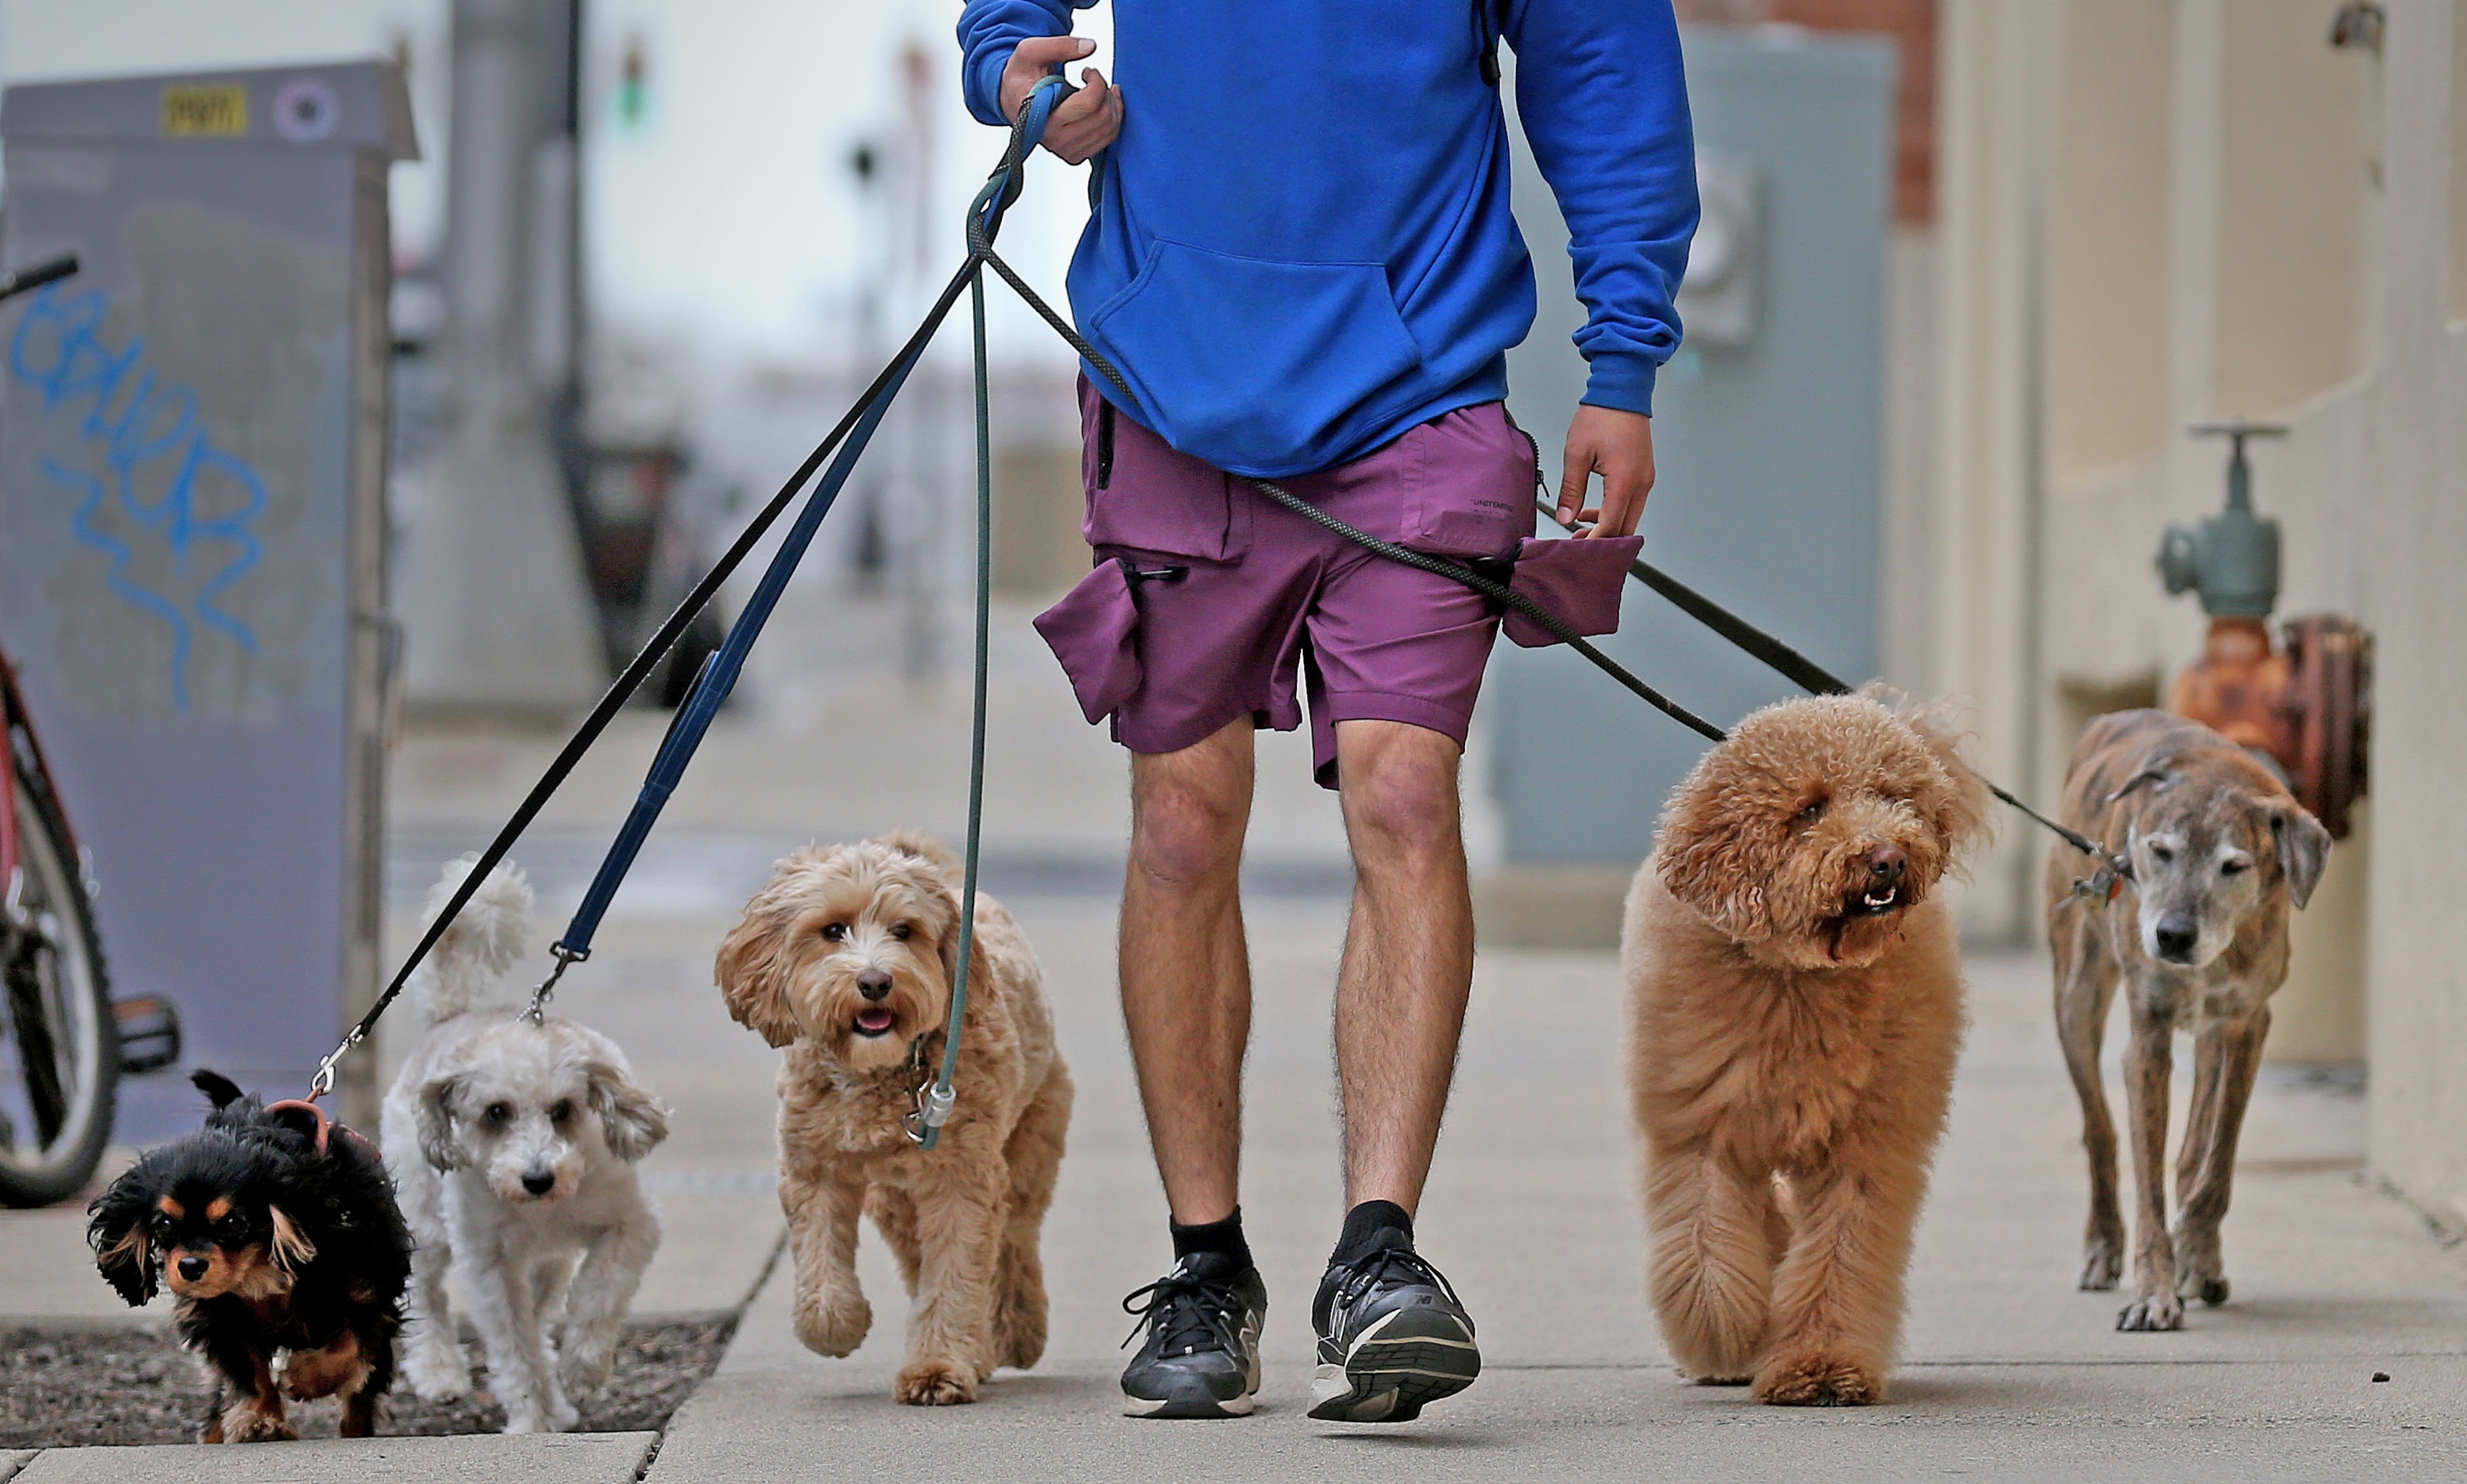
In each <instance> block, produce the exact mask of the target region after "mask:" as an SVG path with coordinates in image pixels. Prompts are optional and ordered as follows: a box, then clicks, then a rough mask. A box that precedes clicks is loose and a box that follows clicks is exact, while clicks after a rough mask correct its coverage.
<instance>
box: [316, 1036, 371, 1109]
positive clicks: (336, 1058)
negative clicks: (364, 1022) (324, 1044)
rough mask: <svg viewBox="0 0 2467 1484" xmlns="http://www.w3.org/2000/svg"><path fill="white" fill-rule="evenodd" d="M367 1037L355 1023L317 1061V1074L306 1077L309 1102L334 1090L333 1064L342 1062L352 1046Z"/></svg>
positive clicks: (348, 1054) (349, 1053)
mask: <svg viewBox="0 0 2467 1484" xmlns="http://www.w3.org/2000/svg"><path fill="white" fill-rule="evenodd" d="M367 1037H368V1032H366V1031H365V1030H362V1029H361V1028H360V1027H358V1026H356V1025H355V1026H353V1027H351V1034H350V1035H349V1036H346V1037H344V1038H343V1043H342V1044H341V1045H339V1046H337V1047H335V1048H334V1049H333V1050H331V1051H329V1052H328V1053H326V1060H325V1061H323V1062H318V1063H317V1075H316V1076H314V1077H311V1078H309V1079H308V1101H309V1102H311V1103H314V1102H316V1101H317V1100H318V1099H319V1098H322V1097H324V1096H325V1095H326V1094H328V1093H329V1092H331V1091H333V1090H334V1068H335V1066H336V1065H337V1064H338V1063H340V1062H342V1060H343V1058H345V1057H347V1056H350V1055H351V1048H352V1047H353V1046H356V1045H358V1044H359V1043H360V1042H361V1041H362V1040H364V1039H367Z"/></svg>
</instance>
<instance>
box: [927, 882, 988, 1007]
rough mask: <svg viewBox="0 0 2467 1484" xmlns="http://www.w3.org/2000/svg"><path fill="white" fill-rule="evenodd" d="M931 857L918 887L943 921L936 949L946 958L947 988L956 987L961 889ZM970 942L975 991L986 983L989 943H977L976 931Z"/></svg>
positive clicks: (972, 989) (970, 969)
mask: <svg viewBox="0 0 2467 1484" xmlns="http://www.w3.org/2000/svg"><path fill="white" fill-rule="evenodd" d="M945 858H947V857H945ZM928 859H929V865H928V867H927V869H925V870H922V871H919V872H918V873H917V876H918V877H919V878H920V879H919V880H918V881H917V889H918V890H919V891H920V892H923V893H924V894H925V895H927V896H929V897H931V898H932V899H933V900H934V902H935V903H936V912H937V915H938V916H939V917H940V918H941V920H942V921H941V925H940V926H939V927H938V928H937V929H936V930H935V934H934V952H935V954H936V956H937V957H939V958H940V959H941V961H942V985H943V987H944V988H945V989H956V988H957V987H958V985H959V982H960V888H959V885H958V883H957V881H955V880H954V879H953V878H952V876H951V874H950V873H948V872H946V871H944V870H942V869H941V866H940V862H933V861H931V857H928ZM977 900H978V901H980V902H983V901H984V900H985V899H984V898H982V897H980V898H978V899H977ZM970 943H971V947H972V948H973V951H972V952H971V953H970V955H969V961H968V984H969V986H970V989H969V993H971V994H973V993H976V991H977V989H978V988H981V987H982V986H983V985H984V984H985V946H984V945H983V944H978V943H975V942H974V935H973V934H971V935H970Z"/></svg>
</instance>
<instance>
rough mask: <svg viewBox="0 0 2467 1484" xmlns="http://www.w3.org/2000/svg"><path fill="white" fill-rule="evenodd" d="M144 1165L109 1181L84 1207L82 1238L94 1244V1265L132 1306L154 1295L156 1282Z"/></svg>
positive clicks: (150, 1205)
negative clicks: (86, 1222) (85, 1219)
mask: <svg viewBox="0 0 2467 1484" xmlns="http://www.w3.org/2000/svg"><path fill="white" fill-rule="evenodd" d="M144 1168H145V1166H143V1165H140V1166H138V1167H137V1169H133V1170H130V1171H129V1172H128V1173H127V1174H125V1175H123V1176H121V1177H120V1178H119V1179H116V1180H114V1181H112V1182H111V1188H110V1189H109V1190H106V1191H104V1192H103V1193H102V1195H100V1196H98V1197H96V1198H95V1201H94V1204H92V1205H90V1206H88V1207H86V1211H87V1213H88V1214H89V1215H90V1216H92V1217H93V1221H92V1222H91V1223H90V1224H89V1225H88V1226H87V1227H86V1233H85V1240H86V1244H87V1245H89V1246H91V1247H93V1248H94V1265H95V1267H97V1268H98V1269H100V1270H101V1271H102V1276H103V1279H104V1280H105V1281H106V1282H108V1283H109V1284H110V1285H111V1286H112V1287H113V1288H114V1289H117V1290H119V1291H120V1296H121V1297H122V1298H124V1299H126V1300H127V1301H128V1307H129V1308H131V1309H140V1308H143V1307H145V1306H146V1305H147V1303H148V1302H150V1301H151V1300H152V1299H153V1297H154V1292H155V1283H156V1277H155V1269H154V1243H153V1239H152V1238H150V1237H148V1236H147V1232H146V1223H147V1221H149V1220H151V1219H152V1217H153V1214H154V1203H153V1201H152V1200H151V1199H149V1197H150V1196H151V1194H152V1190H153V1186H152V1182H151V1181H149V1180H147V1179H146V1178H145V1177H144V1176H142V1175H141V1173H140V1172H141V1171H143V1170H144Z"/></svg>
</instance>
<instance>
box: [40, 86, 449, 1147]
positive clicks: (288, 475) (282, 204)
mask: <svg viewBox="0 0 2467 1484" xmlns="http://www.w3.org/2000/svg"><path fill="white" fill-rule="evenodd" d="M0 146H5V149H6V155H7V188H6V201H5V211H0V263H8V264H10V265H12V266H14V265H23V264H28V263H35V262H38V261H41V260H43V259H47V258H50V257H53V256H55V255H57V254H59V253H63V252H74V253H76V254H77V255H78V257H79V261H80V263H81V264H82V269H81V271H80V272H79V274H78V275H77V276H76V277H74V278H71V279H68V280H66V281H64V282H61V283H57V284H54V285H49V286H47V287H45V288H43V289H41V290H40V291H38V292H37V293H34V294H33V295H30V296H28V297H27V298H26V299H25V300H24V301H23V302H21V303H18V304H12V305H11V306H9V307H8V308H7V309H6V310H5V311H0V338H4V339H5V341H6V346H7V353H8V354H7V364H6V366H5V368H0V647H5V648H6V649H7V650H8V651H9V653H10V655H11V658H12V659H13V660H14V661H15V662H16V665H17V667H18V673H19V674H20V675H21V676H22V677H23V679H24V682H25V688H26V693H27V701H28V705H29V708H30V710H31V711H32V712H33V716H34V726H35V729H36V731H37V733H38V735H39V736H40V737H41V738H42V739H43V742H44V743H45V746H46V748H47V750H48V751H49V753H50V755H51V758H52V761H53V763H54V765H55V766H56V769H57V774H58V782H59V784H60V788H61V791H62V793H63V794H64V796H65V803H66V805H67V808H68V810H69V815H70V819H71V822H72V825H73V826H74V828H75V829H76V831H77V833H78V836H79V842H80V845H81V847H82V849H83V851H84V853H85V855H86V856H87V860H88V871H89V874H90V877H91V879H93V881H94V882H95V884H96V886H97V887H98V889H99V897H98V899H97V906H98V908H99V911H100V916H101V920H102V938H103V951H104V955H105V958H106V961H107V963H108V966H109V969H110V971H111V976H112V981H113V986H114V993H117V994H120V995H123V996H126V995H131V994H140V993H149V994H159V995H162V996H164V997H166V998H169V999H170V1000H171V1001H172V1003H173V1004H174V1005H175V1006H176V1007H177V1008H178V1011H179V1013H180V1016H181V1018H182V1021H183V1023H184V1027H185V1030H186V1033H187V1049H188V1055H187V1061H188V1062H189V1063H190V1064H192V1065H201V1066H212V1067H214V1068H215V1069H216V1070H218V1071H221V1072H224V1073H226V1074H227V1075H229V1076H231V1077H233V1078H234V1079H236V1080H237V1081H238V1082H239V1083H240V1084H242V1085H244V1086H247V1087H251V1088H261V1089H263V1090H264V1091H265V1092H266V1093H267V1094H268V1096H270V1097H296V1096H299V1095H300V1093H301V1091H302V1089H303V1088H304V1087H305V1086H306V1081H307V1078H308V1076H309V1074H310V1072H311V1070H312V1069H313V1068H314V1067H315V1065H316V1063H317V1062H318V1060H319V1059H320V1058H321V1057H322V1056H324V1055H325V1053H326V1052H328V1050H330V1049H331V1048H332V1046H333V1044H334V1042H335V1040H336V1039H338V1037H339V1035H340V1033H341V1031H342V1029H343V1027H344V1026H345V1025H346V1024H347V1023H349V1020H350V1019H351V1017H353V1016H356V1015H357V1014H358V1013H360V1011H361V1010H363V1009H364V1008H365V1007H366V1005H367V1004H368V1002H369V1001H370V999H371V998H372V997H373V991H374V986H375V976H376V972H377V953H378V935H379V926H380V912H381V908H382V900H383V899H382V891H381V888H382V871H381V866H382V860H383V854H382V850H383V823H384V798H383V780H384V730H385V722H386V692H387V675H388V672H389V670H390V668H391V666H392V656H393V653H394V651H395V650H396V646H395V645H394V643H393V642H392V634H393V629H392V628H391V626H390V623H389V621H388V619H387V616H386V601H385V591H384V568H385V561H384V558H385V538H386V512H385V459H386V435H387V404H388V398H387V381H388V363H389V357H390V354H391V348H392V337H391V335H390V333H389V330H388V323H387V303H388V291H389V287H390V284H391V264H390V251H389V242H388V223H387V210H386V177H387V167H388V166H389V165H390V164H391V163H392V162H394V161H396V160H402V159H410V158H413V157H414V156H415V153H416V148H417V147H416V145H415V143H414V140H413V135H412V125H411V107H410V101H409V99H408V97H407V95H406V94H405V92H404V89H403V84H402V80H401V77H400V75H399V74H398V72H397V71H396V69H395V68H394V67H392V66H390V65H387V64H383V63H372V62H352V63H347V64H341V65H333V66H305V67H285V68H277V69H271V70H265V71H252V72H229V73H214V74H205V75H190V76H170V77H141V78H116V79H105V80H94V81H79V82H65V83H50V84H42V85H33V86H21V87H13V88H11V89H9V90H8V92H7V94H6V96H5V98H0ZM362 1070H363V1073H364V1075H362V1076H360V1077H358V1078H356V1079H353V1080H352V1081H353V1082H354V1083H356V1084H357V1087H356V1088H355V1089H354V1090H355V1091H361V1090H364V1089H365V1087H366V1083H367V1077H366V1075H365V1071H366V1069H365V1068H363V1069H362ZM198 1106H199V1105H198V1099H197V1096H196V1094H195V1092H194V1091H193V1090H192V1089H191V1088H190V1087H189V1086H188V1085H187V1084H186V1082H185V1080H184V1079H181V1078H174V1077H154V1078H143V1079H137V1080H133V1081H130V1082H126V1083H124V1084H122V1091H121V1111H120V1120H119V1130H120V1132H119V1137H120V1138H121V1139H123V1140H124V1141H134V1140H144V1139H148V1138H155V1137H160V1136H162V1135H164V1134H167V1133H170V1132H173V1131H176V1130H182V1129H186V1128H192V1127H194V1124H195V1119H196V1109H197V1107H198ZM345 1110H346V1112H347V1113H348V1114H355V1115H356V1116H359V1117H363V1118H365V1117H367V1116H368V1115H369V1113H370V1112H371V1111H373V1102H372V1103H367V1104H364V1105H363V1106H360V1107H351V1106H350V1105H347V1106H346V1109H345Z"/></svg>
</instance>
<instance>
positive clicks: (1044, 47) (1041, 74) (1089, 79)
mask: <svg viewBox="0 0 2467 1484" xmlns="http://www.w3.org/2000/svg"><path fill="white" fill-rule="evenodd" d="M1096 50H1097V43H1096V42H1094V41H1091V40H1089V39H1088V38H1087V37H1086V36H1032V37H1030V38H1029V39H1028V40H1026V41H1023V42H1021V43H1020V44H1019V45H1018V46H1016V47H1014V48H1012V49H1011V54H1010V60H1009V61H1008V62H1007V63H1005V64H1004V66H1003V77H1002V110H1003V117H1004V118H1006V119H1008V120H1010V121H1011V122H1012V123H1014V124H1016V123H1018V122H1019V113H1020V110H1021V109H1023V108H1025V107H1027V106H1028V95H1029V94H1030V93H1032V92H1035V91H1036V84H1037V83H1039V82H1041V81H1043V80H1045V78H1046V76H1047V75H1048V74H1049V73H1051V72H1052V71H1053V70H1054V68H1055V67H1056V66H1058V65H1059V64H1061V63H1063V62H1075V61H1077V60H1078V59H1079V58H1080V57H1085V56H1087V55H1088V54H1090V53H1091V52H1094V51H1096ZM1079 82H1080V88H1079V91H1078V92H1076V93H1074V94H1072V95H1071V96H1070V97H1069V98H1066V99H1064V100H1063V101H1062V102H1061V103H1060V104H1059V105H1058V106H1056V107H1055V108H1054V110H1053V117H1052V118H1051V119H1048V120H1047V121H1046V123H1045V148H1048V149H1051V150H1052V151H1053V152H1054V153H1055V154H1057V155H1059V156H1061V157H1062V158H1063V159H1064V160H1065V161H1067V162H1069V163H1070V164H1073V165H1077V164H1080V163H1081V162H1083V161H1085V160H1087V159H1088V158H1089V157H1090V156H1092V155H1094V154H1096V153H1097V152H1098V150H1100V149H1102V148H1105V147H1106V146H1107V145H1110V144H1112V143H1113V142H1114V139H1115V136H1117V135H1119V134H1120V133H1121V131H1122V91H1121V89H1120V88H1118V87H1114V86H1112V85H1110V84H1109V83H1107V82H1106V81H1105V75H1104V74H1103V73H1101V72H1098V70H1097V69H1096V68H1094V67H1082V68H1081V69H1079Z"/></svg>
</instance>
